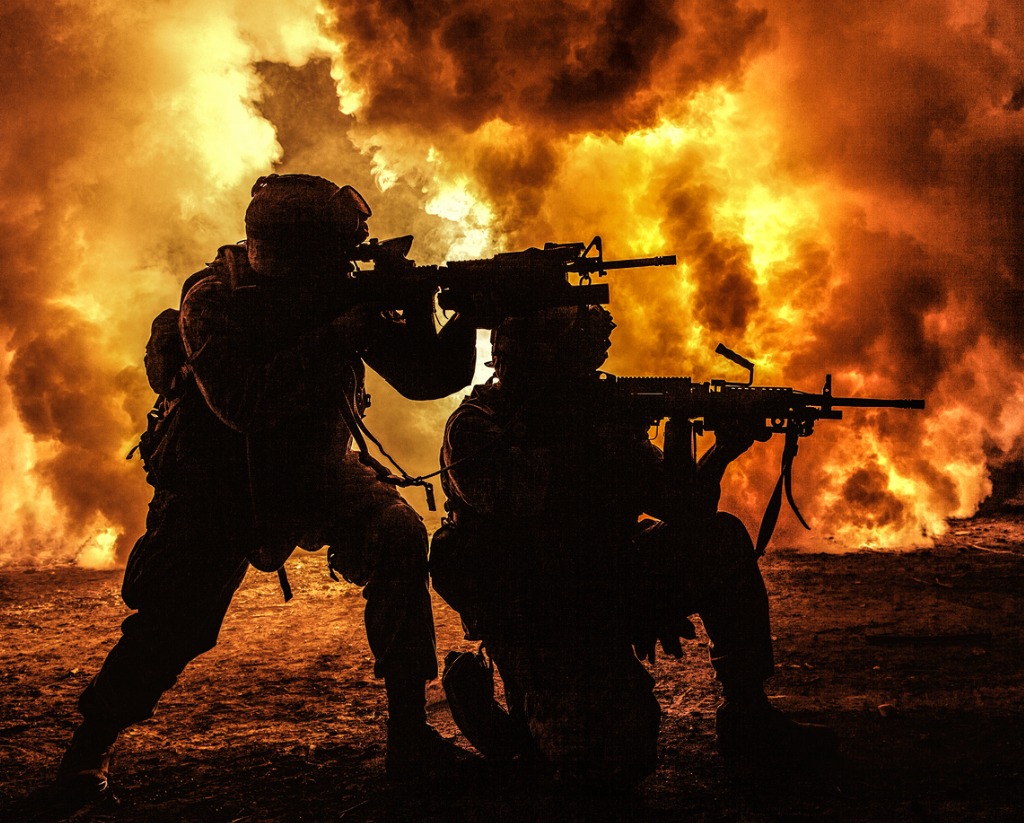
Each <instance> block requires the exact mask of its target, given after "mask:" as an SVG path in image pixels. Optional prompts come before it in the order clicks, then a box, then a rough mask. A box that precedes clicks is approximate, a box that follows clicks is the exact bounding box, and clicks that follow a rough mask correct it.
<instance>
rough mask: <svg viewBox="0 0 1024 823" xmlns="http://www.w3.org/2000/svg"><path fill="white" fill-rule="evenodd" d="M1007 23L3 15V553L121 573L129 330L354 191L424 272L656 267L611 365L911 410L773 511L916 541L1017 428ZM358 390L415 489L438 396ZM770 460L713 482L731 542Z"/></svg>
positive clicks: (1018, 105) (131, 361) (371, 11)
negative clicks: (279, 199)
mask: <svg viewBox="0 0 1024 823" xmlns="http://www.w3.org/2000/svg"><path fill="white" fill-rule="evenodd" d="M1018 5H1019V4H1017V3H1014V2H1010V0H996V1H995V2H987V3H986V2H978V1H977V0H973V1H972V0H961V1H959V2H954V0H909V1H908V0H901V1H900V2H893V1H892V0H882V2H867V0H842V1H841V2H835V3H828V4H813V3H803V2H796V0H770V2H761V3H757V2H749V3H748V2H738V1H736V2H730V0H715V2H696V0H658V2H647V3H643V2H637V0H593V2H584V1H583V0H558V1H557V2H553V3H547V4H541V5H540V6H525V5H521V4H517V3H508V2H493V1H492V0H487V1H486V2H483V3H481V2H472V3H470V2H466V0H440V2H436V3H431V4H414V3H406V2H396V0H376V1H375V0H368V1H367V2H364V3H341V2H337V1H336V0H335V1H334V2H328V3H326V4H324V3H316V2H314V1H313V0H286V1H285V2H275V3H273V4H271V3H266V4H261V3H247V4H240V3H236V2H233V0H206V2H203V3H199V2H197V0H174V2H157V0H148V1H146V2H141V3H136V4H133V5H132V6H131V7H124V6H122V5H118V4H115V3H112V2H99V3H97V2H86V1H85V0H68V1H67V2H63V3H61V4H58V5H47V4H35V3H29V2H27V0H13V2H11V3H8V4H7V5H6V6H5V7H4V10H3V11H0V24H2V25H0V54H2V58H3V59H2V61H0V75H2V78H3V85H4V88H5V89H6V92H7V100H8V105H7V116H6V117H5V118H4V120H3V122H2V123H0V135H2V141H0V147H2V148H0V151H2V154H0V163H2V172H3V176H2V181H3V182H2V183H0V225H2V232H0V264H2V266H3V271H4V277H3V279H2V280H0V339H2V340H3V341H4V343H5V354H4V357H3V359H2V360H0V373H2V374H3V377H4V382H3V385H2V386H0V444H2V445H3V446H4V447H5V450H4V452H5V455H6V460H5V461H4V463H3V464H2V467H0V487H2V492H0V523H2V524H3V525H2V527H0V562H17V563H22V562H41V561H44V560H52V559H72V558H77V559H78V560H79V562H82V563H86V564H100V563H105V562H115V561H117V560H122V559H123V558H124V557H125V555H126V552H127V550H128V549H129V548H130V546H131V544H132V542H133V540H134V539H135V538H136V537H137V536H138V534H139V533H140V530H141V528H142V523H143V519H144V515H145V506H146V501H147V498H148V493H149V491H150V489H149V488H148V487H147V486H146V485H145V483H144V481H143V477H142V472H141V470H140V469H139V467H138V465H137V463H132V462H126V461H124V460H123V456H124V454H125V453H126V452H127V451H128V449H129V448H130V447H131V445H132V444H133V442H134V441H135V439H136V438H137V434H138V431H139V430H140V429H141V427H142V426H143V423H144V417H145V412H146V410H147V408H148V406H149V404H150V403H151V402H152V399H153V398H152V395H151V394H150V392H149V389H148V387H147V385H146V381H145V377H144V374H143V372H142V369H141V361H142V349H143V345H144V343H145V339H146V336H147V335H148V329H149V322H150V320H151V319H152V317H153V315H155V314H156V313H157V312H158V311H160V310H161V309H162V308H164V307H166V306H169V305H175V304H176V302H177V295H178V290H179V288H180V284H181V282H182V281H183V280H184V278H185V277H187V276H188V275H189V274H190V273H192V272H193V271H196V270H197V269H199V268H200V267H201V266H202V265H203V264H204V263H205V262H206V261H208V260H210V259H211V258H212V256H213V254H214V253H215V250H216V248H217V246H219V245H221V244H222V243H226V242H233V241H235V240H238V239H240V238H241V236H242V219H241V218H242V214H243V212H244V208H245V205H246V201H247V194H248V190H249V187H250V186H251V184H252V181H253V180H254V179H255V178H256V177H257V176H259V175H260V174H266V173H268V172H270V171H284V172H289V171H292V172H298V171H301V172H308V173H313V174H319V175H322V176H325V177H328V178H331V179H333V180H335V181H337V182H339V183H351V184H352V185H355V186H356V188H358V189H359V190H360V191H362V192H363V194H364V195H365V196H366V197H367V199H368V200H369V201H370V203H371V205H372V207H373V209H374V217H373V218H372V221H371V230H372V231H373V233H374V234H376V235H378V236H381V237H387V236H393V235H399V234H407V233H412V234H414V235H415V236H416V242H415V245H414V247H413V253H412V256H414V257H415V258H416V259H417V260H418V261H420V262H424V263H437V262H441V261H443V260H445V259H453V258H459V257H462V258H465V257H476V256H488V255H491V254H494V253H496V252H498V251H502V250H507V249H515V248H523V247H526V246H536V245H541V244H543V243H544V242H545V241H548V240H554V241H559V242H565V241H568V240H583V241H588V240H589V239H590V238H591V237H592V236H593V235H595V234H600V235H602V236H603V237H604V239H605V246H606V252H607V254H608V256H610V257H625V256H634V255H639V254H664V253H675V254H677V255H678V256H679V258H680V261H681V263H682V265H681V266H680V267H679V269H677V270H675V271H666V270H663V269H659V270H651V271H642V272H639V271H638V272H628V273H622V274H617V275H613V277H614V278H615V279H614V281H613V282H612V284H611V288H612V295H613V303H612V305H611V309H612V311H613V313H614V315H615V317H616V322H617V323H618V329H617V330H616V332H615V334H614V336H613V343H614V350H613V356H612V358H611V360H610V362H609V364H608V368H609V370H611V371H615V372H617V373H622V374H628V373H632V374H657V373H662V374H684V375H685V374H692V375H693V376H694V377H695V378H698V379H708V378H710V377H713V376H715V377H717V376H728V377H731V378H733V379H738V378H740V377H742V375H737V374H736V373H735V371H736V367H735V366H733V365H731V364H729V363H726V362H725V361H723V360H721V359H720V358H715V357H714V356H713V354H712V352H713V350H714V347H715V344H716V343H718V342H724V343H725V344H726V345H728V346H729V347H730V348H733V349H735V350H736V351H739V352H741V353H742V354H744V355H745V356H747V357H749V358H750V359H753V360H755V361H756V363H757V372H756V374H757V378H758V382H760V383H769V384H782V385H794V386H797V387H798V388H802V389H805V390H813V391H817V390H819V389H820V387H821V382H822V380H823V378H824V374H825V373H826V372H830V373H832V374H833V381H834V390H835V392H836V394H839V395H852V394H873V395H879V396H892V397H909V396H914V397H924V398H925V399H926V400H927V403H928V410H927V411H926V412H925V413H919V412H850V413H848V414H847V419H845V420H843V421H841V422H822V423H820V424H819V430H818V431H817V432H816V433H815V435H814V437H813V438H810V439H809V440H806V441H804V443H803V445H802V446H801V452H800V456H799V457H798V462H797V468H796V486H797V488H796V491H797V495H798V499H799V500H800V502H801V503H802V504H803V510H804V514H805V515H806V516H807V517H808V518H809V519H810V520H811V521H812V523H813V524H814V525H815V528H816V530H817V532H819V533H821V534H822V535H824V536H835V537H836V539H837V541H839V542H842V543H845V544H849V545H862V544H871V545H887V544H892V545H900V544H903V545H906V544H908V543H914V542H922V541H927V540H928V538H929V537H930V536H933V535H935V534H937V533H940V532H941V531H942V530H943V529H944V528H945V526H944V521H945V519H946V518H948V517H950V516H966V515H969V514H971V513H972V512H973V511H974V510H975V509H976V508H977V506H978V504H979V503H980V502H981V501H982V500H983V499H984V498H985V497H986V495H987V494H988V493H989V491H990V488H991V484H990V480H989V474H990V471H991V470H993V469H994V468H997V467H998V466H999V465H1000V464H1002V463H1003V462H1005V461H1007V460H1011V459H1019V457H1020V451H1021V447H1020V444H1021V442H1022V437H1024V414H1022V413H1021V411H1020V409H1021V408H1024V404H1022V400H1024V380H1022V375H1021V357H1022V354H1024V342H1022V335H1021V326H1020V322H1021V321H1020V318H1021V311H1022V309H1024V259H1022V240H1021V238H1022V237H1024V231H1022V230H1024V225H1022V223H1024V205H1022V204H1024V151H1022V149H1024V112H1022V109H1024V71H1022V68H1021V67H1022V65H1024V61H1022V56H1024V55H1022V52H1024V16H1022V15H1021V13H1020V9H1019V8H1018ZM483 348H485V347H484V346H483V345H482V349H483ZM483 353H485V352H483V351H482V354H483ZM480 359H481V362H482V361H483V360H484V359H485V357H481V358H480ZM485 374H486V370H485V369H483V367H481V370H480V375H481V377H482V376H484V375H485ZM371 391H372V392H373V394H374V403H373V406H372V408H371V413H370V417H369V423H370V425H371V427H372V428H373V429H374V430H375V431H376V433H377V434H378V435H379V436H381V437H382V438H383V439H384V440H385V442H386V443H387V444H388V446H389V450H391V451H393V452H394V453H395V454H396V456H397V457H399V459H400V462H402V463H403V464H405V465H406V467H407V468H408V469H409V470H410V471H411V472H413V473H416V474H418V473H426V472H428V471H431V470H433V469H434V468H435V466H436V454H437V448H438V445H439V437H440V428H441V426H442V425H443V421H444V419H445V417H446V415H447V414H448V412H449V411H450V409H451V408H452V407H453V405H454V403H456V402H457V400H458V398H457V397H456V398H450V399H448V400H446V401H439V402H438V403H434V404H414V403H411V402H408V401H403V400H402V399H401V398H399V397H398V396H397V395H396V394H395V393H394V392H393V391H391V390H390V389H389V388H388V387H387V386H385V385H383V384H382V383H381V381H379V380H375V381H374V382H373V385H372V386H371ZM777 449H778V444H770V445H768V446H765V447H763V448H761V449H759V450H756V451H755V452H754V453H751V454H748V455H745V456H744V457H743V458H742V459H741V460H740V461H739V462H738V464H737V466H736V468H735V470H734V471H732V472H731V474H730V476H729V478H728V482H727V487H726V498H725V501H726V502H725V505H728V506H729V507H731V508H733V509H735V510H736V511H738V512H740V513H741V514H743V516H744V517H745V519H746V520H747V522H748V525H750V526H751V527H756V519H757V517H758V515H759V512H760V508H761V506H762V505H763V503H764V500H765V499H766V497H767V494H768V493H769V492H770V489H771V485H772V483H773V482H774V480H775V473H776V471H777V462H776V461H777V459H778V452H777ZM411 499H413V500H414V502H415V503H416V505H417V506H420V501H419V500H418V499H416V498H415V493H414V495H413V497H412V498H411ZM791 527H792V519H789V520H787V519H786V518H785V516H784V517H783V520H782V522H781V523H780V529H781V532H780V536H779V539H780V540H787V539H793V538H794V537H795V534H794V533H793V531H792V528H791Z"/></svg>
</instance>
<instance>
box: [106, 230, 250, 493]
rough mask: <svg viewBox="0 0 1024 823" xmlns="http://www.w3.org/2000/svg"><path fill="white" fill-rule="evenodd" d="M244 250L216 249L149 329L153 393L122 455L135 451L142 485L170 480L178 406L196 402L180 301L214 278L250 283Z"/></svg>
mask: <svg viewBox="0 0 1024 823" xmlns="http://www.w3.org/2000/svg"><path fill="white" fill-rule="evenodd" d="M250 271H251V270H250V269H249V263H248V257H247V254H246V249H245V245H244V244H242V243H238V244H234V245H228V246H221V247H220V248H219V249H218V250H217V257H216V259H215V260H214V261H213V262H212V263H209V264H208V265H207V266H206V268H204V269H201V270H200V271H197V272H196V273H195V274H193V275H191V276H190V277H189V278H188V279H187V280H185V282H184V284H183V285H182V288H181V297H180V300H179V308H177V309H173V308H171V309H164V310H163V311H162V312H160V313H159V314H158V315H157V316H156V317H155V318H153V323H152V325H151V327H150V334H149V340H147V341H146V354H145V357H144V358H143V362H144V364H145V368H146V379H147V380H148V381H149V386H150V388H151V389H152V390H153V391H154V392H155V393H156V395H157V398H156V402H155V403H154V404H153V408H152V409H150V411H149V412H148V413H147V415H146V430H145V431H144V432H143V433H142V434H141V435H140V437H139V442H138V443H137V444H136V445H135V446H134V447H133V448H132V449H131V451H129V452H128V454H127V455H126V459H128V460H131V459H132V457H133V456H134V455H135V452H136V451H137V452H138V453H139V457H140V458H141V459H142V467H143V469H145V471H146V482H148V483H149V484H150V485H151V486H167V485H168V484H169V483H170V482H171V481H172V477H171V474H172V471H171V469H172V466H173V464H174V462H175V461H174V453H173V451H174V445H175V441H176V438H175V437H174V431H175V429H176V428H177V427H178V418H179V417H180V416H181V415H180V410H181V407H182V405H183V404H185V405H188V402H189V401H190V400H191V402H196V400H197V399H199V398H198V395H199V393H198V391H197V390H196V386H195V380H194V379H193V377H192V371H191V368H190V364H189V362H188V354H187V353H186V351H185V342H184V340H183V339H182V337H181V327H180V319H181V309H180V306H181V304H182V303H184V302H185V297H186V295H188V293H189V291H191V289H192V287H193V286H195V285H196V284H198V283H200V282H201V281H203V280H206V279H207V278H210V277H217V278H220V279H222V280H224V281H226V282H227V283H229V285H230V286H231V288H232V289H234V288H236V287H237V286H238V285H240V284H242V283H248V281H249V280H250V279H251V273H250Z"/></svg>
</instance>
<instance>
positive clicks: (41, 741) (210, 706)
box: [0, 514, 1024, 823]
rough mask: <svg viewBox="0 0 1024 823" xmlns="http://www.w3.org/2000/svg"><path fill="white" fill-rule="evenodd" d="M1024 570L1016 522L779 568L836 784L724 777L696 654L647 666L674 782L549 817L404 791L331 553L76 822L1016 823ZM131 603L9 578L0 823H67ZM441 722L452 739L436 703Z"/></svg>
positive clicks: (211, 669)
mask: <svg viewBox="0 0 1024 823" xmlns="http://www.w3.org/2000/svg"><path fill="white" fill-rule="evenodd" d="M1022 554H1024V517H1022V516H1021V515H1020V514H1001V515H999V516H995V517H983V518H976V519H972V520H970V521H959V522H956V523H953V524H952V528H951V530H950V533H949V535H948V536H947V537H946V538H944V539H943V540H942V541H941V543H940V544H939V545H937V546H936V547H935V548H933V549H929V550H925V551H908V552H858V553H853V554H845V555H823V554H802V553H797V552H793V551H787V550H785V549H780V548H773V549H770V550H769V554H768V556H767V557H766V558H765V560H764V561H763V569H764V572H765V577H766V579H767V581H768V585H769V591H770V593H771V596H772V603H773V621H774V622H773V633H774V635H775V637H776V656H777V664H778V665H777V668H778V673H777V675H776V676H775V677H774V678H773V680H772V681H770V684H769V686H770V689H769V690H770V693H771V695H772V697H773V699H774V701H775V702H776V703H777V704H778V705H779V706H780V707H782V708H784V709H785V710H787V711H790V712H792V713H793V714H794V715H796V716H797V717H799V718H803V719H814V720H818V721H823V722H827V723H829V724H831V725H832V726H833V727H834V728H835V729H836V730H837V732H838V733H839V735H840V739H841V741H842V754H843V760H842V762H841V763H840V764H839V766H838V767H836V768H834V769H830V770H825V771H821V772H819V773H816V774H810V775H808V774H804V775H797V776H794V775H788V776H787V775H785V774H781V773H779V772H778V771H777V770H775V769H773V768H772V766H771V764H770V763H765V764H763V766H762V767H758V768H752V767H749V768H746V769H743V770H736V769H733V768H730V767H728V766H727V765H726V764H725V763H723V762H722V760H721V759H720V758H719V757H718V756H717V755H716V754H715V748H714V709H715V706H716V703H717V700H718V695H717V690H716V688H715V684H714V682H713V681H712V679H711V672H710V667H709V665H708V663H707V660H706V650H705V648H704V646H703V645H702V644H701V643H691V644H689V646H688V647H687V657H685V658H684V659H683V660H682V661H674V660H668V659H666V660H661V661H659V662H658V663H657V664H656V666H655V667H654V670H653V671H654V674H655V677H656V679H657V682H658V696H659V698H660V700H661V705H662V708H663V710H664V717H663V723H662V738H661V765H660V767H659V769H658V771H657V773H656V774H654V775H652V776H651V777H650V778H648V779H647V780H646V781H645V782H644V783H643V784H642V785H641V787H640V791H639V793H638V795H637V796H636V797H632V798H612V797H603V796H588V797H567V796H563V795H555V794H552V793H550V792H546V791H543V790H540V789H538V788H536V787H534V786H533V785H532V784H530V783H528V782H523V781H522V780H520V779H517V778H514V777H511V776H509V775H506V774H481V775H480V777H479V779H478V780H476V781H473V782H471V783H469V784H466V785H459V786H454V787H452V786H448V787H444V788H439V789H438V790H436V791H428V790H425V789H422V788H420V789H415V790H411V789H408V788H403V787H395V786H392V785H389V783H388V782H387V781H386V780H385V778H384V776H383V753H384V749H383V742H384V695H383V690H382V689H381V687H380V686H379V684H378V683H377V682H375V681H374V680H373V678H372V675H371V660H370V655H369V650H368V648H367V646H366V641H365V637H364V635H363V631H362V627H361V610H362V600H361V596H360V592H359V590H358V589H356V588H354V587H352V586H349V585H347V584H344V583H336V582H334V581H333V580H331V579H330V577H329V576H328V574H327V571H326V563H325V560H324V558H323V556H322V555H308V554H301V555H296V556H295V557H293V558H292V560H291V561H290V562H289V564H288V572H289V576H290V578H291V582H292V586H293V588H294V590H295V598H294V600H292V601H291V602H290V603H287V604H286V603H284V602H283V600H282V596H281V592H280V589H279V588H278V586H277V579H276V577H275V576H273V575H264V574H259V573H256V572H251V573H250V575H249V577H248V578H247V579H246V581H245V583H244V584H243V586H242V589H241V590H240V591H239V593H238V595H237V597H236V599H235V602H234V605H233V608H232V610H231V611H230V612H229V614H228V618H227V621H226V623H225V626H224V629H223V632H222V635H221V641H220V643H219V645H218V646H217V648H216V649H214V650H213V651H212V652H210V653H209V654H207V655H205V656H203V657H202V658H200V659H199V660H197V661H196V662H195V663H193V664H192V666H191V667H190V668H189V669H187V670H186V672H185V674H184V675H183V676H182V677H181V679H180V681H179V685H178V686H177V687H176V688H175V689H173V690H172V691H170V692H169V693H168V694H167V695H166V696H165V698H164V700H163V701H162V703H161V705H160V707H159V710H158V713H157V715H156V716H155V717H154V718H153V719H152V720H150V721H148V722H146V723H144V724H142V725H140V726H138V727H136V728H134V729H131V730H129V731H128V732H127V733H126V734H125V735H124V736H123V738H122V740H121V742H120V744H119V748H118V750H117V757H116V760H115V764H114V780H115V784H116V793H117V802H116V803H107V804H104V805H101V806H99V807H97V808H95V809H92V810H89V811H87V812H85V813H80V814H79V815H78V817H77V819H89V820H118V821H122V820H123V821H164V820H166V821H171V820H173V821H191V820H195V821H225V823H227V821H264V820H270V821H276V820H345V821H405V820H410V821H413V820H487V821H499V820H537V821H546V820H581V821H582V820H598V819H601V820H605V819H606V820H663V819H664V820H680V819H690V820H709V821H715V820H743V821H759V820H809V821H817V820H843V821H913V820H936V821H968V820H985V821H989V820H1020V819H1022V816H1024V811H1022V810H1024V796H1022V794H1024V792H1022V782H1021V768H1022V760H1024V758H1022V755H1024V744H1022V742H1021V741H1022V739H1024V723H1022V714H1021V695H1022V694H1024V692H1022V686H1024V668H1022V662H1024V658H1022V654H1021V648H1022V645H1021V642H1022V621H1021V616H1022V615H1021V588H1020V573H1021V558H1022ZM119 582H120V573H119V572H116V571H112V572H87V571H82V570H81V569H77V568H73V567H61V568H44V569H39V570H32V569H8V570H3V571H0V623H2V626H3V634H2V638H3V640H2V647H0V663H2V666H0V819H2V820H44V819H53V818H54V817H55V816H59V815H57V813H56V812H55V807H54V805H53V802H52V798H53V792H52V790H51V789H50V780H51V777H52V775H53V772H54V769H55V767H56V765H57V762H58V760H59V758H60V755H61V753H62V751H63V748H64V746H65V745H66V743H67V741H68V739H69V737H70V735H71V731H72V729H73V728H74V726H75V724H76V713H75V700H76V697H77V695H78V693H79V692H80V691H81V690H82V688H83V687H84V686H85V684H86V681H87V680H88V678H89V677H90V676H91V674H92V673H93V672H94V671H95V670H96V669H97V668H98V666H99V664H100V662H101V660H102V659H103V656H104V655H105V653H106V651H107V649H108V648H109V647H110V646H111V645H112V644H113V643H114V641H115V639H116V637H117V627H118V623H119V621H120V619H121V618H122V617H123V616H124V615H125V613H126V612H125V609H124V606H123V605H122V604H121V602H120V599H119V596H118V587H119ZM435 614H436V617H437V622H438V651H439V656H440V657H443V655H444V653H445V652H446V651H448V650H450V649H453V648H460V649H465V648H470V647H471V646H470V644H468V643H466V642H465V641H464V640H462V637H461V632H460V630H459V623H458V619H457V618H456V616H455V615H454V614H453V613H452V612H451V611H450V610H449V609H448V608H447V607H446V606H445V605H444V604H443V603H441V601H439V600H438V601H436V603H435ZM429 713H430V716H431V719H432V722H434V724H435V725H436V726H438V727H439V728H440V729H441V731H442V732H443V733H444V734H446V735H447V736H454V735H455V733H456V730H455V727H454V726H453V724H452V722H451V717H450V714H449V713H448V710H447V706H446V704H445V701H444V697H443V694H442V692H441V690H440V687H439V685H438V684H436V683H434V684H431V687H430V691H429ZM456 739H457V740H460V738H456ZM461 742H462V743H463V744H465V741H464V740H461Z"/></svg>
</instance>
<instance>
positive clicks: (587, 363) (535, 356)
mask: <svg viewBox="0 0 1024 823" xmlns="http://www.w3.org/2000/svg"><path fill="white" fill-rule="evenodd" d="M614 328H615V323H613V322H612V316H611V314H610V313H609V312H608V311H607V310H606V309H605V308H604V307H603V306H569V307H565V308H553V309H544V310H542V311H539V312H535V313H533V314H531V315H529V316H526V317H510V318H508V319H506V320H504V321H502V323H501V324H500V325H499V326H498V327H497V328H496V329H494V331H492V332H491V365H492V366H493V367H494V373H495V374H496V375H497V376H498V379H499V380H500V381H501V383H502V384H503V385H505V386H507V387H509V388H517V389H518V388H525V387H528V386H530V385H545V384H550V383H553V382H559V381H565V380H578V379H581V378H585V377H587V376H589V375H592V374H593V373H594V372H595V371H597V369H599V368H600V367H601V365H602V364H603V363H604V361H605V360H606V359H607V358H608V349H609V348H610V347H611V340H610V335H611V333H612V329H614Z"/></svg>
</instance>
